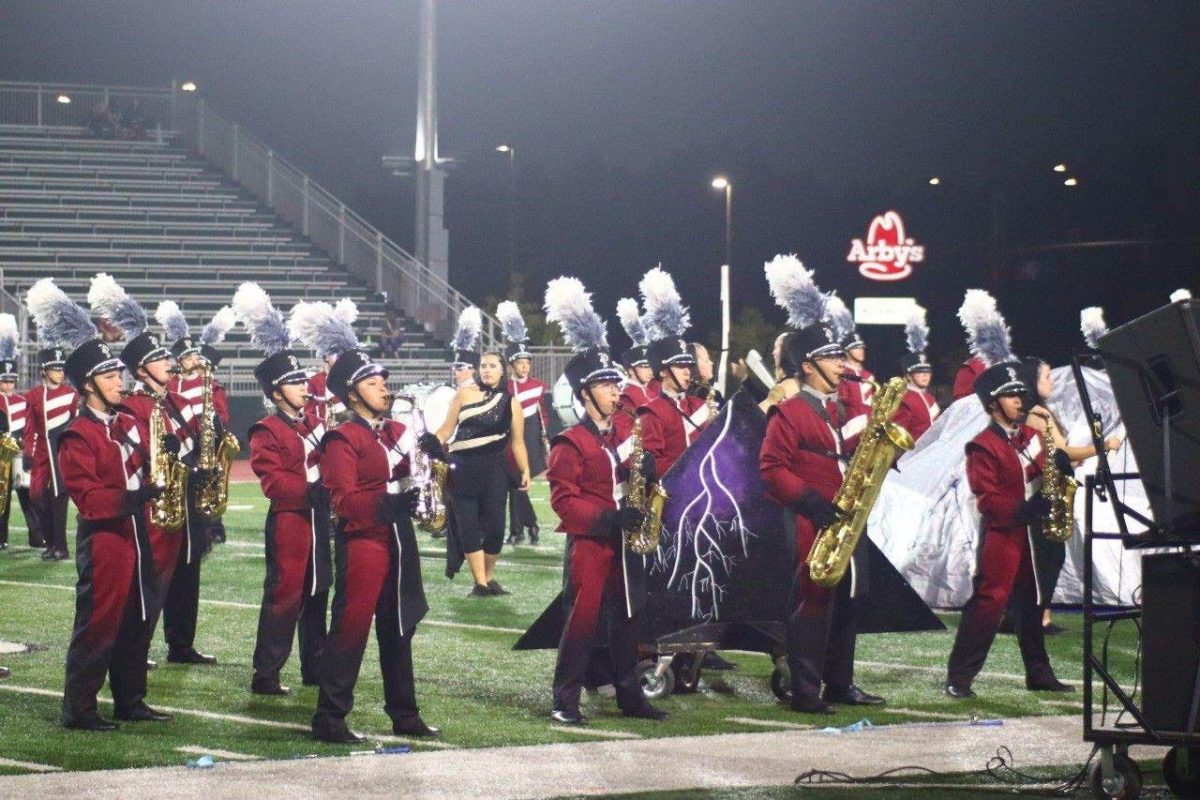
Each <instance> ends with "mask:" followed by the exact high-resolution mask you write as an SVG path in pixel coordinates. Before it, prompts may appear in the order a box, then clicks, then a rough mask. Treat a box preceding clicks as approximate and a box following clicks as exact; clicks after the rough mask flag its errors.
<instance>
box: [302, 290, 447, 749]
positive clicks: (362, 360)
mask: <svg viewBox="0 0 1200 800" xmlns="http://www.w3.org/2000/svg"><path fill="white" fill-rule="evenodd" d="M289 328H290V330H291V331H292V333H293V335H294V336H296V334H299V336H298V337H297V338H299V339H300V340H301V341H303V342H304V343H305V344H306V345H307V346H308V347H310V348H312V349H313V350H315V351H316V352H317V353H318V355H322V356H323V355H324V354H328V353H332V352H336V353H337V354H338V355H337V358H336V360H335V361H334V363H333V366H332V367H331V368H330V369H329V373H328V379H327V386H328V389H329V391H330V392H332V393H333V395H334V396H335V397H337V398H338V399H339V400H340V401H341V402H342V403H344V404H345V405H346V407H347V409H348V410H349V412H350V418H349V419H348V420H346V421H345V422H343V423H341V424H340V425H338V426H337V427H336V428H334V429H333V430H330V431H328V432H326V434H325V438H324V439H323V440H322V449H323V451H324V452H323V454H322V456H321V480H322V482H323V483H324V484H325V488H326V489H327V490H328V491H329V501H330V503H331V504H332V507H333V511H334V512H335V513H336V514H337V530H336V534H335V537H334V538H335V565H336V573H335V578H334V580H335V583H334V597H333V619H332V622H331V625H330V629H329V635H328V637H327V638H326V642H325V650H324V652H323V653H322V654H321V658H320V663H319V666H318V681H319V685H320V687H321V689H320V697H319V699H318V700H317V709H316V713H315V714H314V715H313V719H312V731H313V736H314V737H315V738H317V739H319V740H321V741H326V742H334V743H356V742H361V741H362V740H363V737H362V736H361V735H359V734H357V733H354V732H353V731H351V730H350V728H349V727H348V726H347V725H346V715H347V714H349V713H350V709H351V708H352V707H353V705H354V686H355V684H356V683H357V681H358V672H359V668H360V667H361V666H362V658H363V652H364V650H365V649H366V645H367V637H368V636H369V635H370V632H371V621H372V619H374V620H375V636H376V638H377V639H378V642H379V666H380V671H381V673H382V675H383V695H384V711H385V712H387V715H388V716H389V717H391V720H392V731H393V733H395V734H396V735H397V736H416V737H430V736H438V735H439V733H440V732H439V731H438V729H437V728H433V727H430V726H428V725H426V724H425V722H424V721H423V720H422V719H421V715H420V712H419V710H418V708H417V698H416V688H415V686H414V678H413V665H412V640H413V635H414V633H415V632H416V626H417V623H418V622H419V621H420V620H421V619H422V618H424V616H425V614H426V612H427V611H428V610H429V606H428V604H427V603H426V601H425V590H424V587H423V586H422V582H421V560H420V555H419V554H418V552H417V539H416V535H415V533H414V532H413V525H412V519H411V516H410V515H411V512H412V504H413V500H414V492H413V491H409V492H402V491H401V479H403V478H404V477H405V476H406V475H407V474H408V458H407V455H406V453H405V452H404V450H403V449H402V448H401V441H400V440H401V437H402V436H403V435H404V425H402V424H401V423H399V422H397V421H395V420H392V419H389V418H388V415H389V413H390V412H391V406H392V396H391V395H390V394H389V392H388V390H387V377H388V371H387V369H385V368H384V367H383V366H382V365H380V364H377V363H375V362H374V361H372V360H371V358H370V357H369V356H368V355H367V354H366V353H364V352H363V351H362V350H359V349H358V340H357V337H356V336H355V335H354V330H353V329H352V328H351V327H350V324H349V323H348V322H346V321H345V319H342V318H339V317H338V315H337V314H336V313H333V309H332V307H330V306H329V305H328V304H327V303H297V304H296V306H295V307H293V309H292V311H291V316H290V318H289ZM423 438H424V437H423Z"/></svg>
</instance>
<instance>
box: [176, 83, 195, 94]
mask: <svg viewBox="0 0 1200 800" xmlns="http://www.w3.org/2000/svg"><path fill="white" fill-rule="evenodd" d="M179 90H180V91H181V92H194V91H196V84H195V82H193V81H184V82H183V83H182V84H180V86H179Z"/></svg>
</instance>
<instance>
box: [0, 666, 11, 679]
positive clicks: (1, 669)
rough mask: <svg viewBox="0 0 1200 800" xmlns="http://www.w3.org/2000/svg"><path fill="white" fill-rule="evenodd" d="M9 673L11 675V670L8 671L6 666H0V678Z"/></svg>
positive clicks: (5, 676)
mask: <svg viewBox="0 0 1200 800" xmlns="http://www.w3.org/2000/svg"><path fill="white" fill-rule="evenodd" d="M9 675H12V672H10V671H9V669H8V667H0V678H7V677H8V676H9Z"/></svg>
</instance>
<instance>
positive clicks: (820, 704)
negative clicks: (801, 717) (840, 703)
mask: <svg viewBox="0 0 1200 800" xmlns="http://www.w3.org/2000/svg"><path fill="white" fill-rule="evenodd" d="M788 707H789V708H791V709H792V711H796V712H799V713H801V714H832V713H834V708H833V706H831V705H829V703H826V702H825V701H824V700H822V699H821V698H819V697H815V696H807V695H798V694H796V693H795V692H793V693H792V699H791V700H789V701H788Z"/></svg>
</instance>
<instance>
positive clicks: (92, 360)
mask: <svg viewBox="0 0 1200 800" xmlns="http://www.w3.org/2000/svg"><path fill="white" fill-rule="evenodd" d="M26 303H27V305H28V307H29V310H30V313H31V314H32V316H33V317H34V319H35V320H36V322H37V325H38V330H39V332H40V335H41V336H42V337H43V338H44V339H46V340H49V341H55V342H56V343H57V344H58V345H60V346H63V347H66V348H70V349H71V353H70V355H69V356H68V357H67V358H66V359H65V362H64V367H65V371H66V372H67V374H68V375H69V377H70V380H71V382H72V383H73V384H74V385H75V387H76V388H77V389H78V390H79V391H80V392H81V393H82V395H83V397H84V404H83V409H82V411H81V412H80V414H79V415H78V416H77V417H76V418H75V419H74V420H72V421H71V423H70V424H69V425H68V427H67V430H66V431H64V432H63V433H62V434H61V435H60V437H59V442H58V455H59V467H60V468H61V470H62V481H63V484H64V486H65V487H66V491H67V492H68V493H69V494H70V496H71V499H72V500H73V501H74V503H75V506H76V507H77V508H78V509H79V531H78V547H77V548H76V566H77V569H78V571H79V582H78V584H77V585H76V589H75V592H76V602H75V624H74V630H73V631H72V634H71V643H70V645H69V646H68V648H67V656H66V681H65V687H64V690H63V706H62V723H63V725H64V726H65V727H67V728H75V729H80V730H88V731H111V730H114V729H115V728H116V727H117V724H116V723H115V722H110V721H108V720H106V719H104V718H102V717H101V716H100V714H99V713H98V712H97V709H96V695H97V694H98V693H99V691H100V687H101V686H103V685H104V679H105V676H106V675H107V677H108V680H109V688H110V689H111V691H112V695H113V703H114V706H115V708H114V716H115V717H116V718H117V719H120V720H127V721H131V722H143V721H154V722H161V721H164V720H168V719H170V718H171V716H170V715H169V714H164V713H162V712H159V711H155V710H154V709H152V708H150V706H148V705H146V701H145V696H146V649H147V645H148V640H147V639H146V638H145V636H144V627H143V626H144V622H145V619H146V617H147V608H148V605H149V603H150V602H151V596H152V592H153V588H152V584H153V579H152V576H151V575H150V574H149V571H148V569H146V568H145V567H144V565H145V563H146V561H147V560H148V557H149V553H148V550H149V542H148V540H147V538H146V530H145V525H146V517H147V513H146V506H147V503H148V502H149V501H150V500H151V499H152V498H154V497H157V496H158V495H159V494H161V492H162V490H161V488H160V487H158V486H156V485H154V484H152V483H149V482H146V481H144V479H145V477H146V475H147V468H148V459H147V443H148V441H149V431H148V430H147V428H146V426H145V425H143V424H142V423H141V422H140V421H139V420H137V419H135V418H134V417H132V416H131V415H129V414H126V413H124V412H123V411H121V410H120V408H119V404H120V402H121V394H122V391H121V388H122V383H121V372H122V370H123V366H122V364H121V361H120V360H119V359H117V358H114V357H113V355H112V352H111V351H110V350H109V349H108V345H107V344H105V343H104V342H102V341H100V339H99V338H98V337H97V332H96V327H95V325H93V324H92V322H91V320H90V319H89V318H88V314H87V312H86V311H85V310H84V309H82V308H80V307H79V306H78V305H76V304H75V303H74V302H72V301H71V300H69V299H68V298H67V296H66V295H65V294H63V292H62V290H61V289H59V288H58V287H57V286H55V285H54V282H53V280H52V279H50V278H44V279H42V280H40V281H38V282H37V283H36V284H34V286H33V287H31V288H30V290H29V293H28V295H27V298H26Z"/></svg>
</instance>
